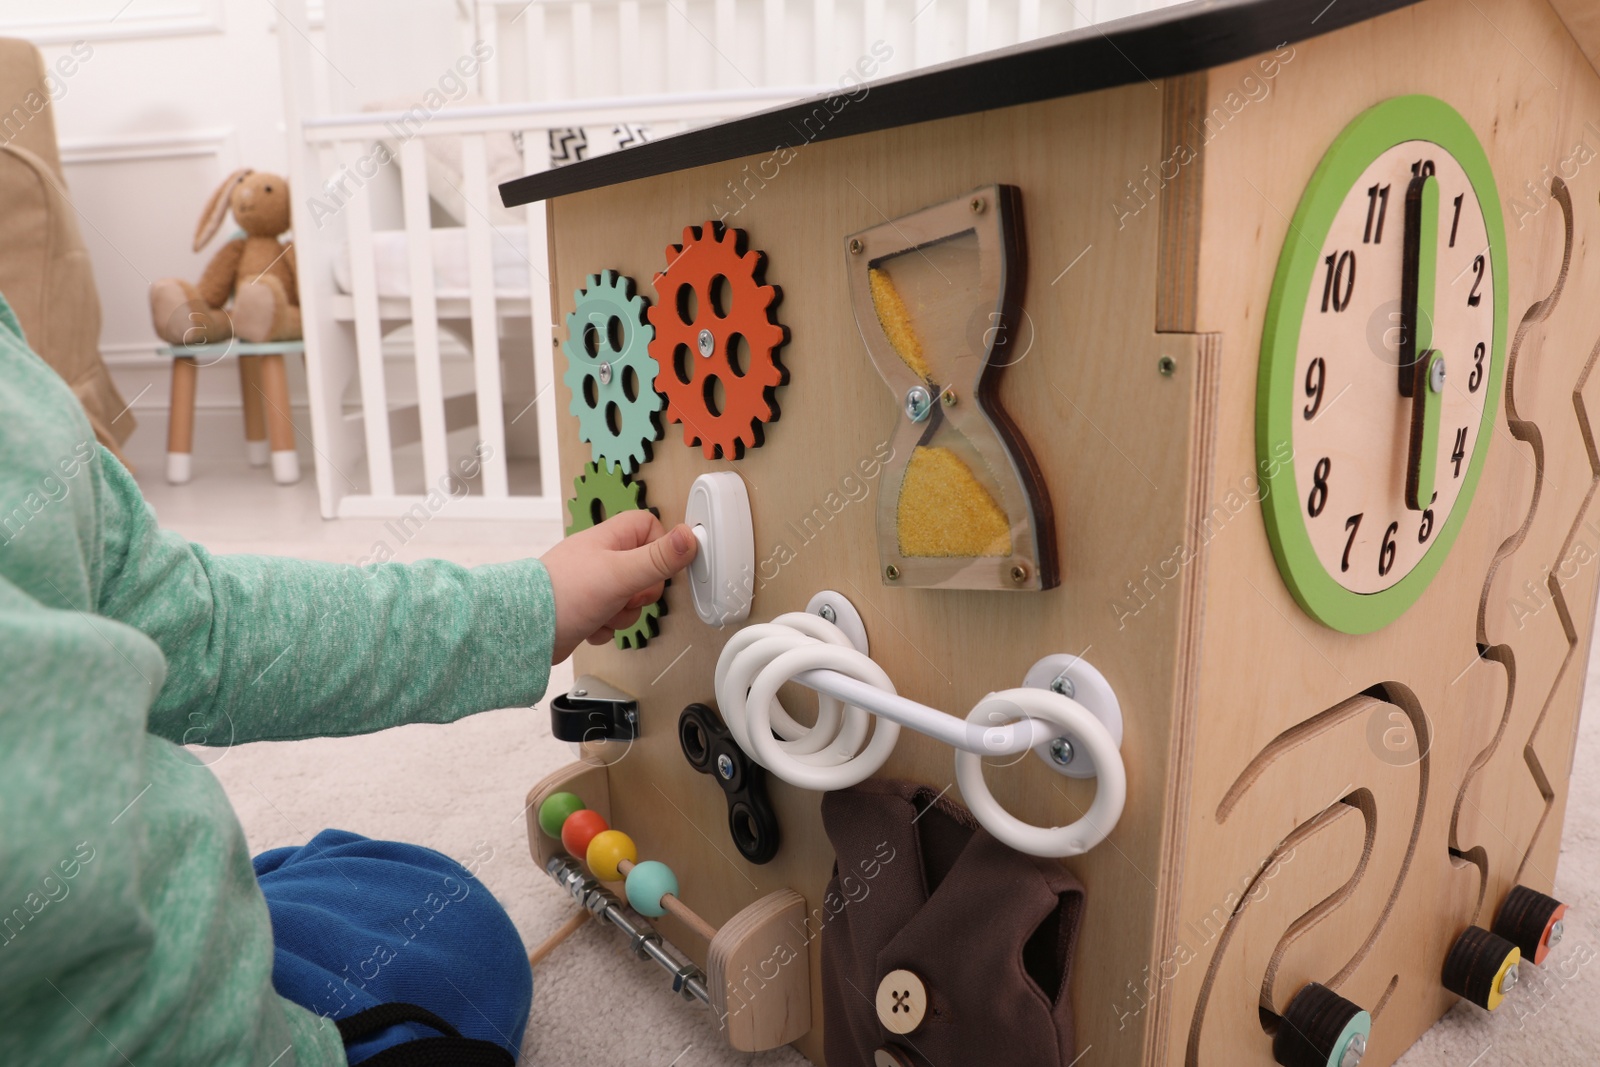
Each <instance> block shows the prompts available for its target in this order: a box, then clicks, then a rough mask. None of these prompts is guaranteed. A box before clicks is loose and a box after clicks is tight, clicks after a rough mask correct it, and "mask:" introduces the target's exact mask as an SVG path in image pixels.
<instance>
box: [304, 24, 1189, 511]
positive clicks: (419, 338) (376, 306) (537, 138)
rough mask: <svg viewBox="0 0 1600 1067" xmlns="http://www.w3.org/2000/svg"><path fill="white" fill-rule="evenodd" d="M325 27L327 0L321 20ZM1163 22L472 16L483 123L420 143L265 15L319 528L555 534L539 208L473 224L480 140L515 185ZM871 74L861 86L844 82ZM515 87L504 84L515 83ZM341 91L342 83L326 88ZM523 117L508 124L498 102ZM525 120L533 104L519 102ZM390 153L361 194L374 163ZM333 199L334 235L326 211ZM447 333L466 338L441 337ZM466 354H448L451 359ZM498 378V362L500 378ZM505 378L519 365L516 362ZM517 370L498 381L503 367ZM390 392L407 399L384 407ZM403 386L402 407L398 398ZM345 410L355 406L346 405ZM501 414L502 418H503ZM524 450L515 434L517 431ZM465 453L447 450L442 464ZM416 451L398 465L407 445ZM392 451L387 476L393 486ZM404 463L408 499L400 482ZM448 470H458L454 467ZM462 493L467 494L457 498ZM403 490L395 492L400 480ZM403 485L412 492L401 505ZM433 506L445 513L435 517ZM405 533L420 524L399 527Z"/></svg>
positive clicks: (392, 397)
mask: <svg viewBox="0 0 1600 1067" xmlns="http://www.w3.org/2000/svg"><path fill="white" fill-rule="evenodd" d="M328 2H329V4H330V7H331V5H332V4H333V3H336V2H338V0H328ZM1170 2H1171V0H531V2H530V0H476V3H475V4H474V5H471V6H469V7H468V8H467V10H470V12H471V13H472V17H471V18H470V19H469V20H467V21H466V22H465V23H463V24H462V26H461V29H462V31H463V35H464V37H465V38H469V39H470V43H471V44H472V45H473V46H474V48H473V53H474V54H482V53H485V52H487V53H490V54H492V57H493V62H492V63H490V62H485V63H483V64H482V69H481V70H480V72H479V75H478V77H479V84H478V89H479V91H480V93H481V95H482V97H483V98H484V99H487V100H489V101H490V103H488V104H487V105H484V106H469V107H447V108H444V109H442V110H437V111H434V112H431V113H430V114H429V115H428V117H427V119H426V121H424V122H421V123H417V122H415V121H412V119H411V118H410V117H409V116H408V115H407V114H406V113H401V112H395V113H357V114H330V113H329V108H330V105H329V103H328V101H329V100H330V99H331V95H330V92H329V80H330V77H331V76H332V75H331V74H330V71H332V70H335V69H336V68H334V66H333V60H332V59H330V58H329V57H328V56H326V55H325V54H324V53H323V52H322V51H321V49H320V48H319V47H318V45H317V44H316V43H315V40H314V36H315V32H316V31H314V30H313V29H312V27H311V26H310V25H309V24H308V22H307V20H306V16H305V0H280V3H279V4H275V5H274V6H275V7H277V8H278V11H279V16H278V18H279V22H278V27H279V43H280V51H281V55H282V62H283V81H284V90H285V98H286V99H285V104H286V107H285V110H286V116H287V119H288V126H289V155H290V168H291V170H290V179H291V184H292V185H293V186H294V187H295V188H296V191H297V192H296V196H295V199H294V220H293V221H294V232H295V237H296V243H297V249H298V257H299V272H300V278H301V300H302V319H303V321H304V323H305V330H306V359H307V371H308V374H307V377H308V392H309V397H310V404H311V412H310V417H311V436H312V438H313V441H314V447H315V459H316V469H317V482H318V489H319V494H320V500H321V508H322V513H323V515H324V516H325V517H328V518H335V517H356V516H366V517H379V518H391V519H392V518H395V517H396V516H402V515H408V516H412V517H413V518H414V519H415V520H416V521H421V520H422V519H423V518H425V517H427V516H429V515H431V514H433V513H434V512H435V511H436V510H439V508H438V502H439V501H442V500H444V499H449V500H450V503H449V513H450V515H451V516H452V517H458V518H470V517H494V518H542V519H557V520H559V519H561V518H563V516H562V514H561V511H562V504H561V501H562V498H563V496H564V492H565V488H564V487H563V486H562V485H561V484H560V480H559V476H558V473H557V464H556V441H555V436H556V435H555V426H556V418H557V415H556V390H555V388H554V381H555V370H554V367H555V359H554V334H553V330H552V324H553V309H552V308H551V306H550V292H549V286H548V283H547V281H546V278H545V272H546V265H547V260H548V252H547V235H546V230H545V212H544V206H543V205H538V204H536V205H531V206H529V207H528V208H526V209H525V210H524V214H523V219H524V223H523V226H522V231H523V232H522V233H520V234H517V235H516V236H515V238H512V237H511V236H510V235H508V234H507V233H505V232H503V231H497V229H496V227H495V226H494V225H493V223H492V222H491V218H492V217H493V216H494V215H495V211H493V210H491V206H492V205H496V204H497V203H498V191H497V189H496V188H494V185H493V180H492V178H491V175H490V173H489V166H488V159H489V155H490V154H489V142H488V138H489V137H491V136H499V137H501V138H503V137H504V136H505V134H506V133H507V132H510V133H512V134H516V135H519V136H520V142H519V143H520V155H521V157H522V165H523V171H524V172H525V173H531V172H534V171H539V170H543V169H546V168H548V167H549V166H550V165H551V152H550V146H551V131H553V130H554V131H565V130H570V129H572V128H575V127H576V128H583V127H594V126H598V125H608V124H613V123H622V122H625V123H637V124H642V125H644V124H647V125H649V126H650V127H651V128H652V133H653V134H654V135H656V136H660V135H662V134H665V133H670V132H673V131H674V130H675V129H682V128H687V127H689V126H694V125H701V124H705V123H709V122H712V121H715V120H718V119H722V118H727V117H731V116H733V115H737V114H740V113H743V112H747V111H752V110H757V109H760V108H762V107H767V106H772V105H775V104H778V103H781V102H783V101H786V100H790V99H794V98H796V97H798V96H802V95H806V94H807V93H810V92H816V91H822V90H831V89H836V88H837V87H839V86H840V85H841V84H848V83H849V81H850V80H851V79H855V78H861V77H866V76H881V75H884V74H889V73H895V72H897V71H900V70H907V69H910V68H912V67H915V66H924V65H927V64H928V63H931V62H936V61H939V60H945V59H952V58H956V57H959V56H962V55H966V54H970V53H973V52H978V51H982V50H984V49H986V48H991V47H996V46H999V45H1003V44H1007V43H1013V42H1016V41H1022V40H1027V39H1029V38H1031V37H1035V36H1039V35H1041V34H1045V33H1052V32H1056V31H1058V30H1062V29H1067V28H1071V27H1073V26H1076V25H1083V24H1085V23H1087V22H1093V21H1103V20H1105V19H1107V18H1112V17H1117V16H1120V15H1125V14H1133V13H1135V12H1137V11H1141V10H1146V9H1149V8H1153V7H1159V6H1165V4H1167V3H1170ZM868 57H870V59H871V60H872V62H869V63H867V64H866V67H867V68H870V70H868V69H863V66H862V60H863V59H865V58H868ZM519 79H520V81H519ZM345 80H346V81H347V80H348V79H345ZM510 101H522V102H515V103H513V102H510ZM528 101H533V102H528ZM444 138H459V163H460V167H459V173H460V175H461V188H459V189H458V190H456V192H458V193H460V194H461V199H462V201H463V202H464V205H465V206H464V209H463V211H462V212H461V218H462V222H463V229H464V231H465V245H466V255H467V266H468V274H469V279H470V284H469V286H468V295H467V296H465V297H459V296H453V295H441V294H440V293H439V292H438V288H437V286H436V284H435V271H434V262H433V251H432V243H431V236H430V235H431V234H432V233H433V225H432V215H433V205H432V204H431V203H430V193H429V186H428V173H427V169H428V151H427V146H428V145H429V144H430V142H433V143H438V140H437V139H444ZM396 141H398V142H399V147H398V151H396V152H395V153H394V158H392V159H387V158H384V159H383V160H382V162H381V164H380V165H379V169H381V170H383V171H384V175H383V177H384V178H385V179H386V181H378V180H373V179H374V175H373V174H370V173H367V172H368V171H371V170H372V169H373V167H372V163H371V160H372V155H373V146H374V145H375V144H379V143H385V142H387V143H390V144H393V143H395V142H396ZM396 170H397V171H398V177H399V182H398V185H399V199H400V205H399V217H400V218H401V219H402V220H403V227H404V233H405V236H406V248H407V252H408V255H409V262H408V264H407V266H408V273H409V279H408V280H409V286H408V287H407V293H406V296H405V297H403V298H400V297H395V296H392V295H391V296H384V295H381V294H380V291H379V286H378V280H377V275H376V264H375V258H374V235H375V225H374V218H375V213H374V203H373V201H374V195H375V192H376V191H377V190H378V189H380V188H385V189H388V188H392V186H393V178H394V176H395V171H396ZM330 182H334V183H336V184H337V185H338V188H339V190H340V195H339V196H338V197H337V205H336V209H335V214H336V215H337V219H336V225H334V226H327V225H326V223H327V222H328V219H327V217H326V216H327V200H326V199H325V200H324V201H323V203H322V205H321V207H319V209H318V210H316V211H315V212H314V211H313V209H312V206H311V199H312V197H313V196H314V195H315V194H316V193H318V192H319V191H322V190H325V189H326V188H327V186H328V184H329V183H330ZM340 236H342V237H343V238H344V240H345V241H347V243H348V248H349V259H350V264H349V266H350V270H349V284H348V286H347V288H348V290H349V292H348V293H345V292H339V291H337V289H336V287H335V285H334V282H333V261H334V256H335V254H336V242H337V239H338V237H340ZM510 239H515V240H518V241H520V242H521V244H522V253H523V256H524V258H525V259H526V261H527V275H528V277H527V292H526V295H518V296H516V297H508V296H506V295H504V294H497V293H496V284H495V282H496V275H495V267H494V263H493V255H492V253H493V250H494V245H495V242H497V241H506V240H510ZM524 322H525V323H526V329H527V334H526V336H527V337H528V338H529V341H530V345H531V356H530V357H529V358H530V359H531V362H532V368H531V371H532V375H531V376H532V381H533V388H532V400H531V402H530V403H528V404H527V406H525V407H518V410H517V411H515V412H514V413H513V414H512V415H511V416H510V418H509V419H508V418H507V414H506V411H507V389H506V381H507V378H506V377H505V375H504V371H505V370H506V368H507V367H511V368H512V369H514V370H516V371H517V372H518V373H519V374H523V375H524V376H526V370H527V368H526V367H513V366H512V362H508V360H510V359H511V356H510V355H509V353H510V350H509V349H506V348H504V347H503V344H502V342H503V341H504V340H505V339H506V338H508V337H509V336H511V335H509V334H508V333H507V332H506V329H505V327H506V326H507V324H508V323H516V324H517V325H518V327H519V328H520V327H521V324H522V323H524ZM442 323H448V324H451V330H452V332H459V333H464V334H465V336H466V339H467V341H468V343H467V344H466V345H465V346H464V347H465V350H466V353H467V356H466V358H470V359H471V362H472V367H471V372H472V373H471V378H472V390H471V392H462V393H458V394H456V395H449V391H448V390H447V389H446V375H445V350H446V347H447V346H446V344H445V333H444V331H443V329H442V326H441V324H442ZM458 323H465V324H466V325H465V326H464V327H460V326H458V325H456V324H458ZM398 325H409V326H410V327H411V334H412V336H411V350H412V367H411V371H410V373H411V375H412V376H414V379H415V380H414V383H411V382H406V383H400V382H398V381H391V380H390V378H391V377H394V371H393V370H392V369H391V367H390V366H389V365H388V364H386V362H385V358H384V334H385V330H386V328H393V327H395V326H398ZM462 347H463V346H450V351H451V352H452V353H455V354H457V355H459V353H460V351H461V349H462ZM503 357H506V358H503ZM517 358H520V354H519V356H518V357H517ZM513 362H514V361H513ZM400 384H404V385H405V386H407V388H406V389H401V390H397V389H396V388H394V387H395V386H396V385H400ZM413 385H414V392H415V402H414V403H410V402H404V403H402V402H400V401H398V400H397V399H396V396H397V393H407V392H410V391H411V388H410V387H411V386H413ZM352 391H353V392H354V393H355V394H356V396H357V397H358V402H356V403H350V402H348V401H347V393H349V392H352ZM522 399H523V397H521V396H520V395H519V396H518V397H517V398H516V400H514V401H513V402H512V406H517V405H520V404H521V401H522ZM525 417H527V418H531V419H532V421H533V422H534V425H535V434H534V436H535V437H536V443H537V478H536V484H534V480H533V479H531V478H528V477H526V472H525V471H524V470H523V469H522V468H521V467H520V466H519V467H518V469H517V472H516V473H517V475H518V476H517V477H516V478H513V477H512V476H511V475H512V471H511V469H510V452H509V449H508V447H507V433H508V427H509V426H510V424H511V423H515V422H517V421H518V420H521V419H523V418H525ZM469 427H475V428H476V434H475V439H476V442H477V445H478V448H477V449H476V454H475V455H473V456H471V457H464V456H462V455H460V454H458V455H455V456H452V454H451V447H452V446H451V439H450V435H451V434H452V432H454V431H457V430H463V429H466V428H469ZM517 429H518V433H519V434H521V433H523V432H524V431H525V430H526V424H523V425H522V426H521V427H518V428H517ZM461 441H462V438H457V439H456V448H457V450H458V453H459V451H460V449H461V448H462V447H463V446H462V445H461V443H460V442H461ZM413 444H415V445H418V446H419V447H418V448H417V449H416V450H415V451H410V450H408V446H410V445H413ZM397 451H402V452H403V455H404V458H405V464H407V465H408V466H407V467H406V469H405V470H404V471H401V470H397V466H399V465H397V462H396V455H397ZM417 452H420V466H421V477H420V480H419V479H418V478H417V477H416V476H415V474H414V473H413V472H412V471H411V469H410V468H411V467H412V466H415V465H416V463H417V456H416V453H417ZM464 460H465V462H466V469H463V461H464ZM469 471H470V476H469V480H470V481H471V482H472V485H471V489H470V492H467V493H464V494H461V493H457V492H454V491H452V490H454V489H459V487H460V484H461V483H460V482H459V481H458V480H456V479H458V477H459V476H461V475H466V474H468V472H469ZM402 475H403V476H402ZM419 485H420V489H419ZM442 494H447V495H442ZM419 507H420V508H422V509H423V511H422V512H418V510H417V509H418V508H419Z"/></svg>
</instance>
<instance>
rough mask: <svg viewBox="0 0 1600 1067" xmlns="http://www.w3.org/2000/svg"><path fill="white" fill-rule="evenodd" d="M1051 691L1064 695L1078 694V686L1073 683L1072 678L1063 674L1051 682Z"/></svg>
mask: <svg viewBox="0 0 1600 1067" xmlns="http://www.w3.org/2000/svg"><path fill="white" fill-rule="evenodd" d="M1050 691H1051V692H1052V693H1060V694H1061V695H1062V696H1064V697H1071V696H1074V695H1076V694H1077V692H1078V687H1077V686H1075V685H1073V684H1072V679H1071V678H1068V677H1067V676H1066V675H1064V674H1063V675H1061V676H1060V677H1059V678H1057V679H1056V680H1055V681H1053V682H1051V683H1050Z"/></svg>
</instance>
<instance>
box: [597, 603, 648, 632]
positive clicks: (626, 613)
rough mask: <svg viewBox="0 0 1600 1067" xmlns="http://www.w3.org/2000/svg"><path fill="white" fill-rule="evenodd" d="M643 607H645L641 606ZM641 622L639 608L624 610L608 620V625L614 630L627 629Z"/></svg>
mask: <svg viewBox="0 0 1600 1067" xmlns="http://www.w3.org/2000/svg"><path fill="white" fill-rule="evenodd" d="M640 606H641V607H642V606H643V605H640ZM638 621H639V607H632V608H623V609H622V610H621V611H619V612H617V613H616V614H615V615H613V616H611V618H609V619H607V620H606V625H607V626H609V627H611V628H612V629H613V630H622V629H626V628H627V627H629V626H632V625H633V624H634V623H636V622H638Z"/></svg>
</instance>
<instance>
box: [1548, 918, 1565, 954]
mask: <svg viewBox="0 0 1600 1067" xmlns="http://www.w3.org/2000/svg"><path fill="white" fill-rule="evenodd" d="M1566 932H1567V921H1566V920H1565V919H1557V920H1556V921H1555V922H1553V923H1551V924H1550V936H1549V937H1547V938H1545V942H1544V943H1545V944H1546V945H1548V946H1549V947H1551V948H1555V947H1556V946H1557V945H1559V944H1561V938H1562V935H1564V934H1565V933H1566Z"/></svg>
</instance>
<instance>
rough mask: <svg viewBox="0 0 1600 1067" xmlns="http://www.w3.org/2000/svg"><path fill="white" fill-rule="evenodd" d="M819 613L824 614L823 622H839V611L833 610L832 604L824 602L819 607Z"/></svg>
mask: <svg viewBox="0 0 1600 1067" xmlns="http://www.w3.org/2000/svg"><path fill="white" fill-rule="evenodd" d="M817 614H818V615H821V616H822V621H823V622H838V621H839V613H838V612H837V611H834V610H833V605H832V604H824V605H822V607H820V608H818V609H817Z"/></svg>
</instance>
